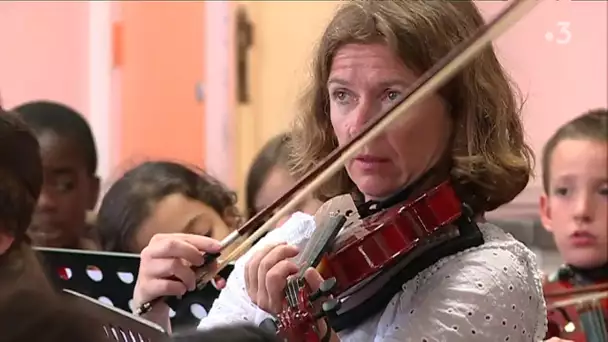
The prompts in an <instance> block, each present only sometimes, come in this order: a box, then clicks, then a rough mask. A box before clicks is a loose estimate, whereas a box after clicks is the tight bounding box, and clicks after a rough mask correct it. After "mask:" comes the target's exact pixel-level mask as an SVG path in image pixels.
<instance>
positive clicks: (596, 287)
mask: <svg viewBox="0 0 608 342" xmlns="http://www.w3.org/2000/svg"><path fill="white" fill-rule="evenodd" d="M602 291H603V292H608V284H593V285H587V286H580V287H574V288H571V289H565V290H560V291H551V292H547V293H545V298H555V297H564V296H572V295H588V294H590V293H595V292H602Z"/></svg>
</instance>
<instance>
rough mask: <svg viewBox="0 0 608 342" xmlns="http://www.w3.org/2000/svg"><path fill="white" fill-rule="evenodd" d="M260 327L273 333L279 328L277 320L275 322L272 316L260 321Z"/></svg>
mask: <svg viewBox="0 0 608 342" xmlns="http://www.w3.org/2000/svg"><path fill="white" fill-rule="evenodd" d="M260 328H261V329H262V330H264V331H266V332H269V333H271V334H273V335H274V334H276V333H277V331H278V330H279V327H278V326H277V322H275V321H274V319H272V318H266V319H265V320H263V321H262V322H261V323H260Z"/></svg>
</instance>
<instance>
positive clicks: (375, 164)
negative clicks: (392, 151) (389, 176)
mask: <svg viewBox="0 0 608 342" xmlns="http://www.w3.org/2000/svg"><path fill="white" fill-rule="evenodd" d="M354 161H355V164H356V165H357V166H359V167H361V168H363V169H364V170H369V171H373V170H374V169H377V168H381V167H384V166H385V165H386V164H387V163H388V162H390V159H388V158H382V157H377V156H373V155H369V154H364V155H360V156H357V157H356V158H355V159H354Z"/></svg>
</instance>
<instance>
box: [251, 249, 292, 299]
mask: <svg viewBox="0 0 608 342" xmlns="http://www.w3.org/2000/svg"><path fill="white" fill-rule="evenodd" d="M296 255H298V249H297V248H296V247H294V246H289V245H287V244H281V245H278V246H275V247H274V248H273V249H271V250H270V251H269V252H267V253H266V254H265V255H264V256H263V258H262V260H260V262H259V266H258V268H257V293H258V295H260V294H261V293H263V296H264V297H267V295H266V293H265V292H266V277H267V274H268V271H270V269H271V268H273V267H274V266H275V265H276V264H277V263H279V262H280V261H282V260H285V259H287V258H291V257H294V256H296Z"/></svg>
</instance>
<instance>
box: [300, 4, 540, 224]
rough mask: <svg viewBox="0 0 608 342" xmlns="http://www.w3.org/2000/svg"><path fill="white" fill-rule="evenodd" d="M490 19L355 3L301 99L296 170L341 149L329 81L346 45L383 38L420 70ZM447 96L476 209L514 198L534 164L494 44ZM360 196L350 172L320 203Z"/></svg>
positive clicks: (457, 159)
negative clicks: (331, 110) (332, 118)
mask: <svg viewBox="0 0 608 342" xmlns="http://www.w3.org/2000/svg"><path fill="white" fill-rule="evenodd" d="M483 24H484V21H483V18H482V16H481V15H480V13H479V11H478V9H477V8H476V7H475V5H474V4H473V3H472V2H471V1H454V2H448V1H413V0H410V1H403V0H402V1H395V0H393V1H363V0H356V1H351V2H348V3H346V4H345V5H343V6H342V7H341V8H340V9H339V10H338V11H337V13H336V14H335V15H334V18H333V19H332V21H331V22H330V23H329V26H328V27H327V28H326V30H325V33H324V34H323V37H322V38H321V41H320V43H319V46H318V47H317V52H316V56H315V59H314V62H313V72H312V83H311V86H310V87H309V89H308V90H307V91H306V93H305V94H304V96H303V99H302V107H301V108H302V111H301V113H300V115H299V116H298V117H296V120H295V123H294V127H293V132H292V134H293V135H292V139H293V147H292V148H293V161H292V162H293V168H294V170H293V171H294V172H295V173H296V174H298V175H303V174H305V173H306V172H308V171H309V170H310V169H312V168H313V167H314V166H315V165H317V164H318V163H319V162H320V161H321V160H322V159H323V158H324V157H326V156H327V155H328V154H329V153H331V151H332V150H334V149H335V148H336V147H337V146H338V143H337V140H336V137H335V135H334V132H333V130H332V126H331V122H330V118H329V110H328V108H329V94H328V91H327V80H328V77H329V73H330V70H331V65H332V60H333V57H334V56H335V54H336V51H337V50H338V49H340V48H341V47H342V46H344V45H345V44H349V43H358V44H373V43H384V44H386V45H387V46H388V47H390V48H391V49H392V50H393V51H394V52H395V54H396V55H397V56H399V58H400V59H401V60H402V61H403V62H404V63H405V65H406V66H407V67H409V68H410V69H412V70H414V71H415V72H417V73H418V74H419V75H421V74H422V73H423V72H425V71H426V70H428V69H429V68H431V66H433V65H434V64H435V63H437V62H438V61H439V60H440V59H441V58H442V57H444V56H445V55H446V54H448V52H450V51H451V50H452V49H454V48H455V47H456V46H457V45H458V44H459V43H461V42H462V41H463V40H465V39H466V38H468V37H470V36H472V35H473V34H474V33H475V32H476V31H477V30H478V29H479V28H480V27H481V26H482V25H483ZM440 95H441V96H442V97H443V99H444V100H445V101H446V102H447V103H448V104H449V106H448V108H450V110H451V116H452V118H453V120H454V125H453V127H454V129H455V131H454V132H453V137H454V138H453V142H452V146H451V149H452V153H451V157H452V165H453V166H452V169H451V176H452V179H453V180H454V183H455V184H456V186H457V188H458V190H459V193H460V195H461V197H463V198H462V199H463V200H464V201H465V202H467V203H468V204H470V205H471V206H472V207H473V209H474V210H475V211H476V212H485V211H491V210H494V209H496V208H497V207H499V206H501V205H503V204H505V203H508V202H510V201H511V200H512V199H513V198H514V197H515V196H517V195H518V194H519V193H520V192H521V191H522V190H523V189H524V188H525V186H526V185H527V183H528V180H529V178H530V173H531V169H532V163H533V159H534V157H533V155H532V151H531V149H530V147H529V146H528V145H527V144H526V143H525V142H524V133H523V126H522V120H521V118H520V109H521V107H520V102H518V101H517V99H516V91H515V88H514V87H513V86H512V84H511V82H510V80H509V78H508V76H507V75H506V73H505V71H504V70H503V68H502V67H501V65H500V63H499V61H498V59H497V57H496V55H495V53H494V50H493V48H492V47H488V48H487V49H485V50H484V51H483V52H482V53H481V54H480V55H479V56H478V57H477V58H476V59H475V60H474V61H473V62H472V63H470V64H469V65H468V66H466V67H464V69H463V70H462V71H461V72H459V73H458V74H457V76H456V77H454V78H453V79H452V80H451V81H450V82H449V83H448V84H447V85H446V86H445V87H443V89H442V90H441V91H440ZM344 193H358V191H357V189H356V187H355V185H354V184H353V182H352V181H351V180H350V179H349V177H348V175H347V173H346V170H345V169H343V170H342V171H341V172H340V173H338V174H337V175H336V176H335V177H334V178H333V179H331V180H330V181H328V182H327V183H326V184H325V185H324V186H323V187H321V188H320V190H319V191H318V193H317V194H316V195H317V197H319V198H320V199H321V200H326V199H327V198H331V197H333V196H336V195H339V194H344Z"/></svg>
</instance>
